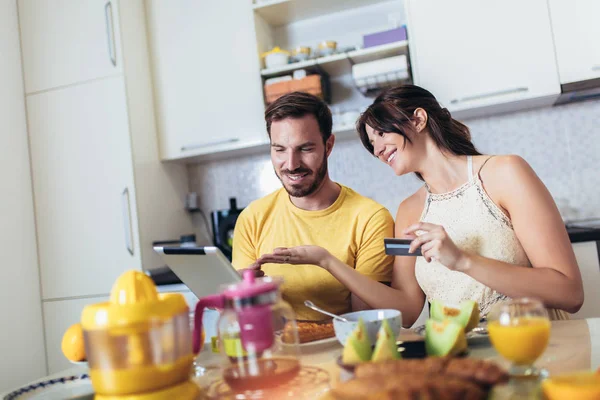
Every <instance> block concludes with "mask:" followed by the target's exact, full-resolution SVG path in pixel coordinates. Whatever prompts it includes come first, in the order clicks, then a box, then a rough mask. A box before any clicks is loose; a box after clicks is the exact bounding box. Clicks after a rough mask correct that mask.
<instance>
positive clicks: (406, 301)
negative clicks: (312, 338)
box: [259, 193, 425, 327]
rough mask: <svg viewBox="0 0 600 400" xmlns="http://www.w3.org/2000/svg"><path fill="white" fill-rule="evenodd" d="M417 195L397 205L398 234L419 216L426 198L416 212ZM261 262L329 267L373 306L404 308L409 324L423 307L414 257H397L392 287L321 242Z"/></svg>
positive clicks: (281, 250) (282, 250) (284, 250)
mask: <svg viewBox="0 0 600 400" xmlns="http://www.w3.org/2000/svg"><path fill="white" fill-rule="evenodd" d="M417 194H418V193H417ZM414 197H415V195H413V196H411V198H409V199H407V200H405V201H404V202H403V203H402V204H401V205H400V206H399V207H398V214H397V217H396V226H395V234H396V236H397V237H399V236H398V235H399V234H400V233H401V232H402V230H403V229H404V227H405V226H407V225H408V224H409V223H410V222H414V221H416V220H418V218H419V215H420V209H422V208H423V202H421V203H420V209H418V210H417V212H416V213H415V210H414V208H416V207H414V206H415V205H417V204H418V199H415V198H414ZM418 197H419V198H421V197H422V196H418ZM423 201H424V197H423ZM415 215H416V216H415ZM381 246H383V243H381ZM259 263H289V264H313V265H318V266H320V267H321V268H324V269H325V270H327V271H329V273H331V274H332V275H333V276H334V277H335V278H336V279H337V280H338V281H340V283H342V284H343V285H344V286H346V287H347V288H348V290H350V292H352V293H353V294H355V295H356V296H358V297H359V298H360V299H361V300H362V301H363V302H365V303H366V304H368V305H369V306H370V307H372V308H393V309H397V310H400V311H402V323H403V325H404V326H406V327H408V326H411V325H412V324H413V323H414V322H415V321H416V320H417V318H418V317H419V315H420V314H421V311H422V310H423V304H424V302H425V295H424V294H423V291H422V290H421V288H420V286H419V284H418V282H417V280H416V278H415V257H396V258H395V261H394V267H393V273H392V283H391V287H389V286H387V285H384V284H382V283H380V282H377V281H375V280H373V279H371V278H369V277H368V276H365V275H363V274H361V273H359V272H358V271H356V270H355V269H354V268H351V267H349V266H348V265H346V264H344V263H343V262H342V261H340V260H339V259H337V258H336V257H334V256H333V255H331V253H329V252H328V251H327V250H325V249H323V248H321V247H318V246H297V247H292V248H279V249H275V251H274V252H273V254H265V255H263V256H262V257H261V258H260V259H259Z"/></svg>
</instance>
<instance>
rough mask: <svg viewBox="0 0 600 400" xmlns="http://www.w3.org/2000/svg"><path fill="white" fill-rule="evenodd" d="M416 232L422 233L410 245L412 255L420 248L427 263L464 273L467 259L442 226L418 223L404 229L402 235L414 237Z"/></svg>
mask: <svg viewBox="0 0 600 400" xmlns="http://www.w3.org/2000/svg"><path fill="white" fill-rule="evenodd" d="M417 231H422V232H424V233H422V234H421V235H419V236H417V237H416V238H415V239H414V240H413V241H412V243H411V244H410V248H409V252H410V253H412V252H414V251H416V250H417V249H418V248H419V247H421V253H422V254H423V257H425V260H426V261H427V262H431V261H432V260H436V261H438V262H439V263H440V264H442V265H444V266H445V267H447V268H448V269H451V270H454V271H461V272H464V271H465V269H466V268H467V257H466V254H465V252H463V251H462V250H460V249H459V248H458V247H456V245H455V244H454V242H453V241H452V239H450V237H449V236H448V234H447V233H446V230H445V229H444V227H443V226H440V225H435V224H430V223H427V222H419V223H417V224H414V225H411V226H409V227H408V228H406V229H405V230H404V231H403V233H404V234H405V235H410V236H412V237H414V236H415V235H416V232H417Z"/></svg>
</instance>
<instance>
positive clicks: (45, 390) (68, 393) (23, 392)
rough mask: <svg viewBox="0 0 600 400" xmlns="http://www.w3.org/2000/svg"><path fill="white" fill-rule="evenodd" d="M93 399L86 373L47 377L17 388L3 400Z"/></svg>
mask: <svg viewBox="0 0 600 400" xmlns="http://www.w3.org/2000/svg"><path fill="white" fill-rule="evenodd" d="M25 399H27V400H33V399H44V400H75V399H77V400H93V399H94V389H93V388H92V381H91V380H90V377H89V376H88V375H87V374H82V375H72V376H63V377H60V378H55V379H49V380H46V381H41V382H37V383H34V384H31V385H27V386H24V387H22V388H20V389H17V390H15V391H13V392H11V393H9V394H7V395H6V396H4V400H25Z"/></svg>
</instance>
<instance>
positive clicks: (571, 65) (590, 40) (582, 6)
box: [548, 0, 600, 84]
mask: <svg viewBox="0 0 600 400" xmlns="http://www.w3.org/2000/svg"><path fill="white" fill-rule="evenodd" d="M548 4H549V6H550V17H551V20H552V33H553V35H554V46H555V48H556V59H557V61H558V72H559V74H560V82H561V83H563V84H565V83H573V82H578V81H583V80H587V79H594V78H600V46H599V45H598V40H600V24H599V23H598V19H599V18H600V2H599V1H598V0H549V1H548Z"/></svg>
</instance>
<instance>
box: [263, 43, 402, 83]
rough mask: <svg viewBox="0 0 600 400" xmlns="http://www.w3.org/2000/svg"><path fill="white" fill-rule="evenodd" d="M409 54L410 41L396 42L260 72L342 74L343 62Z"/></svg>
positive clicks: (264, 74) (273, 74)
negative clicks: (319, 69)
mask: <svg viewBox="0 0 600 400" xmlns="http://www.w3.org/2000/svg"><path fill="white" fill-rule="evenodd" d="M405 53H408V41H406V40H403V41H401V42H394V43H388V44H383V45H380V46H375V47H369V48H367V49H359V50H353V51H349V52H345V53H337V54H332V55H330V56H325V57H319V58H315V59H312V60H306V61H300V62H295V63H291V64H286V65H282V66H280V67H275V68H265V69H263V70H261V71H260V74H261V75H262V76H263V77H265V78H269V77H273V76H277V75H282V74H283V73H286V72H291V71H294V70H297V69H302V68H310V67H317V66H319V67H322V68H323V69H324V70H325V71H327V72H328V73H330V74H334V73H335V72H338V73H339V72H340V70H339V69H338V67H339V66H338V65H336V64H339V63H341V62H344V61H346V60H350V61H351V62H353V63H361V62H367V61H373V60H376V59H379V58H385V57H391V56H396V55H399V54H405ZM346 64H347V63H346ZM347 67H348V68H347V70H346V68H344V72H348V71H349V64H348V66H347Z"/></svg>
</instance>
